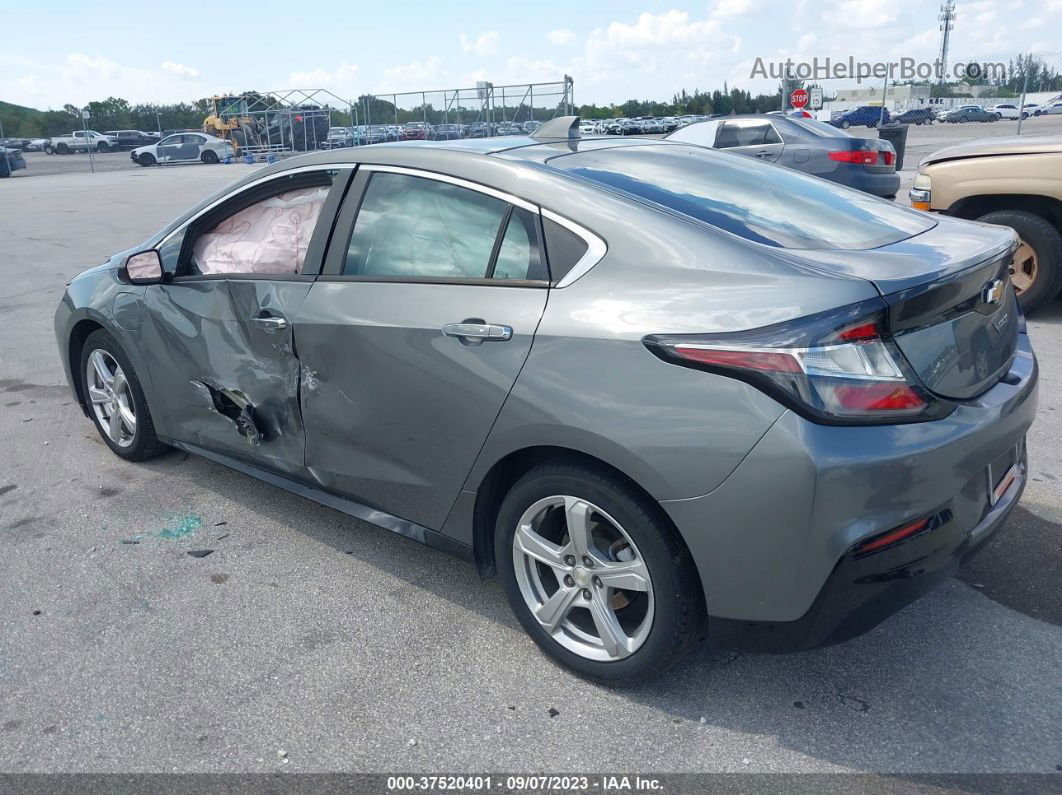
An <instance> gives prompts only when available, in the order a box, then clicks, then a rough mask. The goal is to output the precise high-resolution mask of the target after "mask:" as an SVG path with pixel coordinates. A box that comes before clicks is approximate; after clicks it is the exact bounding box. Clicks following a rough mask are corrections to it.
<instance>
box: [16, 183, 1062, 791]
mask: <svg viewBox="0 0 1062 795" xmlns="http://www.w3.org/2000/svg"><path fill="white" fill-rule="evenodd" d="M248 168H249V167H247V166H242V165H233V166H214V167H195V166H193V167H180V168H171V169H136V170H133V171H115V172H113V173H101V174H96V175H91V174H66V175H56V176H50V177H46V178H41V179H35V180H25V179H22V178H15V179H9V180H3V181H0V218H3V219H4V220H3V223H2V225H0V250H2V251H3V252H4V254H5V256H4V257H3V258H2V259H0V277H2V278H0V310H2V315H3V317H4V318H5V321H6V322H5V323H4V335H3V342H2V344H0V438H2V439H3V440H4V441H3V456H0V605H3V611H2V626H0V770H2V771H19V772H29V771H74V770H77V771H112V772H136V771H158V772H169V771H176V770H180V771H186V772H194V771H263V772H270V771H278V770H283V771H285V772H294V771H339V770H360V771H376V772H387V771H409V770H416V771H423V772H457V771H464V772H477V771H534V772H548V771H574V770H593V771H654V772H666V771H670V772H699V771H731V772H735V771H738V772H740V771H769V772H779V771H789V772H802V771H827V772H828V771H873V772H889V773H901V774H902V773H908V772H924V771H931V772H939V771H949V772H982V771H1004V772H1017V771H1021V772H1053V771H1055V770H1058V769H1062V767H1060V766H1062V722H1060V721H1059V715H1060V714H1062V680H1060V677H1059V671H1060V670H1062V626H1060V625H1062V589H1060V588H1059V582H1060V577H1062V556H1060V541H1062V397H1060V396H1062V303H1060V302H1057V301H1056V302H1055V303H1054V304H1053V305H1051V306H1049V307H1048V308H1047V309H1046V310H1045V311H1043V312H1041V313H1040V314H1039V315H1038V316H1036V317H1034V318H1033V319H1032V320H1031V321H1030V333H1031V334H1032V337H1033V342H1034V344H1035V345H1036V347H1037V351H1038V355H1039V357H1040V364H1041V368H1042V380H1041V391H1040V410H1039V417H1038V420H1037V423H1036V425H1035V426H1034V427H1033V430H1032V434H1031V436H1030V438H1029V445H1028V446H1029V453H1030V459H1031V470H1032V472H1031V479H1030V482H1029V486H1028V489H1027V490H1026V493H1025V496H1024V499H1023V501H1022V504H1021V506H1020V507H1019V508H1018V509H1017V511H1016V513H1015V514H1014V516H1013V518H1012V519H1011V520H1010V523H1009V527H1008V528H1007V529H1006V531H1005V532H1004V533H1003V534H1002V535H1001V537H999V538H998V539H996V540H995V541H994V542H993V543H992V544H991V545H990V546H989V547H988V548H987V549H986V550H985V551H984V552H982V554H981V555H980V557H979V558H977V559H976V560H975V561H974V562H973V564H972V565H971V566H970V568H968V569H967V570H966V571H965V572H964V573H963V574H962V576H961V577H960V578H959V579H955V580H952V581H950V582H949V583H947V584H946V585H945V586H944V587H943V588H941V589H939V590H937V591H935V592H934V593H931V594H930V595H928V596H927V597H925V598H924V599H922V600H921V601H919V602H917V603H915V604H914V605H912V606H910V607H909V608H907V609H905V610H904V611H902V612H901V613H899V614H898V615H896V616H894V617H893V618H891V619H890V620H889V621H887V622H886V623H885V624H883V625H882V626H880V627H878V628H877V629H875V630H873V631H872V632H871V633H869V634H868V635H866V636H864V637H862V638H859V639H857V640H855V641H852V642H850V643H847V644H845V645H842V646H837V647H833V648H829V649H823V650H817V651H812V652H806V653H802V654H796V655H787V656H767V655H751V654H741V653H735V652H730V651H725V650H717V649H714V648H712V647H711V646H710V644H709V643H707V642H702V643H701V644H700V645H699V646H698V648H697V649H696V651H695V652H694V654H693V655H692V657H691V658H690V659H688V660H687V661H686V662H685V663H684V664H682V665H680V666H679V667H677V668H676V669H675V670H673V671H672V672H670V673H668V674H667V675H665V676H664V677H662V678H661V679H659V680H657V681H655V682H653V683H652V684H650V685H647V686H644V687H640V688H637V689H629V690H611V689H608V688H603V687H599V686H596V685H592V684H588V683H586V682H584V681H581V680H579V679H577V678H575V677H573V676H572V675H571V674H569V673H567V672H565V671H563V670H561V669H560V668H558V667H556V666H555V665H553V664H551V663H550V662H549V661H548V660H547V659H546V658H545V657H544V656H543V655H541V654H540V653H539V652H538V651H537V649H536V647H535V646H534V645H533V643H532V642H531V641H530V640H529V639H528V638H527V637H526V635H525V634H524V632H523V631H522V630H521V629H520V627H519V625H518V624H517V622H516V620H515V619H514V618H513V616H512V615H511V614H510V612H509V609H508V607H507V605H506V604H505V600H504V598H503V595H502V593H501V590H500V588H499V587H498V585H497V584H496V583H495V582H482V581H480V580H479V579H478V577H477V575H476V572H475V570H474V569H473V567H472V566H471V565H469V564H467V563H464V562H462V561H458V560H455V559H453V558H450V557H448V556H446V555H444V554H442V553H439V552H435V551H432V550H430V549H428V548H425V547H421V546H419V545H417V544H415V543H413V542H411V541H409V540H407V539H405V538H402V537H399V536H396V535H392V534H390V533H388V532H386V531H384V530H380V529H378V528H375V527H373V526H369V525H366V524H362V523H360V522H358V521H356V520H354V519H351V518H349V517H347V516H345V515H342V514H339V513H337V512H335V511H332V510H330V509H328V508H324V507H321V506H319V505H316V504H314V503H311V502H309V501H307V500H304V499H302V498H300V497H297V496H294V495H292V494H288V493H286V492H284V491H281V490H279V489H276V488H273V487H271V486H268V485H266V484H264V483H261V482H258V481H256V480H253V479H251V478H249V477H246V476H244V475H241V474H238V473H236V472H233V471H230V470H228V469H225V468H224V467H221V466H219V465H217V464H213V463H210V462H208V461H205V460H203V459H200V458H197V457H194V456H188V455H186V454H182V453H177V452H172V453H170V454H168V455H165V456H163V457H162V458H159V459H156V460H154V461H152V462H150V463H147V464H129V463H126V462H124V461H122V460H120V459H119V458H117V457H116V456H114V455H113V454H111V452H110V451H109V450H108V448H107V447H106V446H105V445H104V444H103V443H102V442H101V441H100V439H99V438H98V436H97V433H96V431H95V429H94V428H93V426H92V424H91V423H90V421H89V420H88V419H87V418H86V417H85V416H84V415H83V414H82V412H81V410H80V408H79V407H78V406H76V405H75V403H74V401H73V398H72V397H71V395H70V392H69V390H68V388H67V386H66V383H65V379H64V376H63V372H62V368H61V365H60V361H59V357H58V355H57V352H56V347H55V339H54V336H53V332H52V313H53V311H54V308H55V305H56V303H57V301H58V300H59V297H60V295H61V293H62V290H63V286H64V284H65V283H66V281H67V280H68V279H69V278H70V277H71V276H73V275H74V274H75V273H77V272H78V271H79V270H81V269H83V268H85V267H88V266H92V265H95V264H97V263H99V262H102V261H103V260H104V259H105V258H106V257H107V256H108V255H109V254H110V253H112V252H113V251H115V250H119V249H123V248H126V247H127V246H129V245H132V244H134V243H135V242H137V241H139V240H141V239H143V238H144V237H146V236H147V235H148V234H149V233H150V232H152V231H153V230H155V229H157V228H159V227H160V226H161V225H162V224H164V223H165V222H166V221H167V220H169V219H170V218H171V217H173V216H174V215H175V214H176V213H178V212H179V211H180V210H181V209H183V208H185V207H187V206H188V205H190V204H191V203H193V202H194V201H196V200H197V199H199V198H200V197H202V196H204V195H206V194H207V193H209V192H211V191H213V190H214V189H216V188H217V187H220V186H221V185H223V184H225V183H226V182H228V181H229V180H232V179H235V178H237V177H238V176H240V175H242V174H245V173H247V170H248ZM901 198H902V197H901ZM133 541H135V542H136V543H128V542H133ZM123 542H126V543H123ZM191 549H212V550H213V553H212V554H210V555H209V556H207V557H204V558H194V557H190V556H189V555H188V554H186V552H187V551H188V550H191Z"/></svg>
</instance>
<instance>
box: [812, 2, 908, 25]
mask: <svg viewBox="0 0 1062 795" xmlns="http://www.w3.org/2000/svg"><path fill="white" fill-rule="evenodd" d="M897 8H898V5H897V4H896V3H895V2H894V1H893V0H835V1H834V2H832V3H828V4H827V5H826V7H825V8H824V9H823V12H822V22H823V26H824V27H827V28H830V29H835V30H836V29H839V30H861V31H869V30H875V29H877V28H884V27H887V26H890V25H893V24H894V23H895V22H896V18H897V13H896V9H897Z"/></svg>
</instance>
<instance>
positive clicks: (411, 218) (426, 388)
mask: <svg viewBox="0 0 1062 795" xmlns="http://www.w3.org/2000/svg"><path fill="white" fill-rule="evenodd" d="M548 285H549V281H548V277H547V271H546V264H545V259H544V257H543V255H542V245H541V242H540V226H539V219H538V209H537V207H535V206H533V205H530V204H528V203H527V202H525V201H522V200H521V199H519V198H517V197H513V196H506V195H504V194H500V193H499V192H497V191H492V190H491V189H489V188H486V187H484V186H482V185H477V184H474V183H469V182H465V181H463V180H459V179H455V178H452V177H445V176H442V175H438V174H429V173H427V172H421V171H416V170H414V169H406V168H399V167H394V166H373V165H362V166H360V167H359V168H358V175H357V176H356V177H355V178H354V181H353V183H352V184H351V188H350V191H349V193H348V195H347V198H346V200H345V202H344V206H343V209H342V210H341V212H340V217H339V221H338V222H337V224H336V231H335V234H334V235H333V238H332V244H331V246H330V247H329V252H328V258H327V261H326V265H325V269H324V271H323V272H322V275H321V276H320V278H319V279H318V280H317V282H316V283H315V284H314V285H313V288H312V289H311V290H310V294H309V296H308V297H307V299H306V301H305V302H304V303H303V305H302V309H301V310H300V311H299V315H298V318H297V320H296V342H297V344H298V348H299V356H300V359H301V361H302V365H303V412H304V416H305V421H306V464H307V468H308V469H309V472H310V474H311V475H312V476H313V477H314V478H315V479H316V481H317V482H318V483H320V484H321V485H322V486H323V487H324V488H326V489H328V490H329V491H332V492H335V493H339V494H344V495H348V496H351V497H353V498H354V499H355V500H357V501H359V502H362V503H365V504H367V505H369V506H371V507H373V508H377V509H381V510H383V511H386V512H388V513H390V514H393V515H395V516H398V517H401V518H403V519H407V520H409V521H412V522H416V523H418V524H420V525H423V526H425V527H429V528H435V529H437V528H440V527H442V525H443V522H444V520H445V518H446V515H447V513H448V512H449V511H450V508H451V506H452V505H453V503H454V500H455V499H456V498H457V495H458V493H459V492H460V489H461V484H462V483H463V482H464V479H465V477H466V476H467V474H468V472H469V470H470V469H471V468H472V464H473V463H474V462H475V459H476V456H477V454H478V453H479V450H480V448H481V447H482V445H483V442H484V441H485V440H486V438H487V435H488V434H489V433H490V429H491V426H492V425H493V423H494V420H495V418H496V417H497V416H498V412H499V411H500V410H501V407H502V404H503V403H504V402H505V399H506V397H507V396H508V394H509V390H510V389H511V388H512V386H513V383H514V382H515V381H516V378H517V376H518V375H519V373H520V368H521V367H522V366H523V364H524V361H525V360H526V358H527V355H528V352H529V351H530V349H531V343H532V340H533V338H534V335H535V331H536V330H537V328H538V323H539V320H540V318H541V316H542V312H543V309H544V308H545V305H546V299H547V296H548V292H549V290H548Z"/></svg>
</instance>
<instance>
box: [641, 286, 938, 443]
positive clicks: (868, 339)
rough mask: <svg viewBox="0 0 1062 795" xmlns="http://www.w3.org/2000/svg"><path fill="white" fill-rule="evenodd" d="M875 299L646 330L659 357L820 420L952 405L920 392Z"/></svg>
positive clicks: (909, 413)
mask: <svg viewBox="0 0 1062 795" xmlns="http://www.w3.org/2000/svg"><path fill="white" fill-rule="evenodd" d="M885 323H886V321H885V312H884V306H883V302H882V301H880V299H872V300H870V301H866V302H863V303H859V304H853V305H852V306H848V307H843V308H841V309H838V310H832V311H829V312H824V313H821V314H819V315H812V316H809V317H807V318H802V319H800V320H795V321H787V322H785V323H778V324H776V325H773V326H765V327H763V328H760V329H753V330H751V331H742V332H737V333H734V334H690V335H653V336H650V337H646V338H645V340H644V342H645V344H646V346H647V347H648V348H649V350H651V351H652V352H653V353H654V354H656V355H657V356H658V357H660V358H661V359H663V360H664V361H667V362H671V363H673V364H678V365H682V366H684V367H691V368H694V369H700V370H706V371H708V372H714V373H719V374H721V375H726V376H729V377H732V378H737V379H740V380H742V381H745V382H747V383H749V384H751V385H753V386H755V387H757V388H759V389H760V390H762V391H763V392H766V393H767V394H769V395H771V396H772V397H774V398H776V399H777V400H778V401H779V402H781V403H783V404H784V405H786V406H788V407H789V408H792V409H793V410H794V411H797V412H798V413H800V414H801V415H803V416H805V417H807V418H808V419H811V420H814V421H816V422H820V423H825V424H833V425H837V424H862V425H866V424H886V423H896V422H918V421H923V420H929V419H936V418H938V417H941V416H943V415H944V414H947V413H948V412H949V411H951V409H952V408H953V406H952V404H949V403H947V402H945V401H941V400H939V399H937V398H935V397H934V396H933V395H931V394H930V393H929V392H928V391H926V390H925V389H924V388H923V387H922V385H921V384H920V382H919V381H918V379H917V378H916V377H915V375H914V373H913V372H912V370H911V368H910V366H909V365H908V363H907V360H906V359H905V358H904V357H903V354H902V353H901V352H900V350H899V349H898V348H897V346H896V345H895V343H894V342H893V341H892V339H891V337H890V336H889V334H888V331H887V329H886V325H885Z"/></svg>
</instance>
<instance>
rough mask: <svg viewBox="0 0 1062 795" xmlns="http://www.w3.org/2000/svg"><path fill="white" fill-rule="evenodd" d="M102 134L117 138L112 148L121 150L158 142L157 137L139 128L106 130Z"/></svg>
mask: <svg viewBox="0 0 1062 795" xmlns="http://www.w3.org/2000/svg"><path fill="white" fill-rule="evenodd" d="M103 134H104V135H111V136H114V137H115V138H116V139H117V140H118V145H117V146H114V147H112V148H113V149H119V150H122V151H129V150H130V149H136V148H137V147H139V146H147V145H148V144H156V143H158V142H159V139H158V138H156V137H154V136H151V135H148V134H147V133H146V132H141V131H140V130H106V131H104V133H103Z"/></svg>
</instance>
